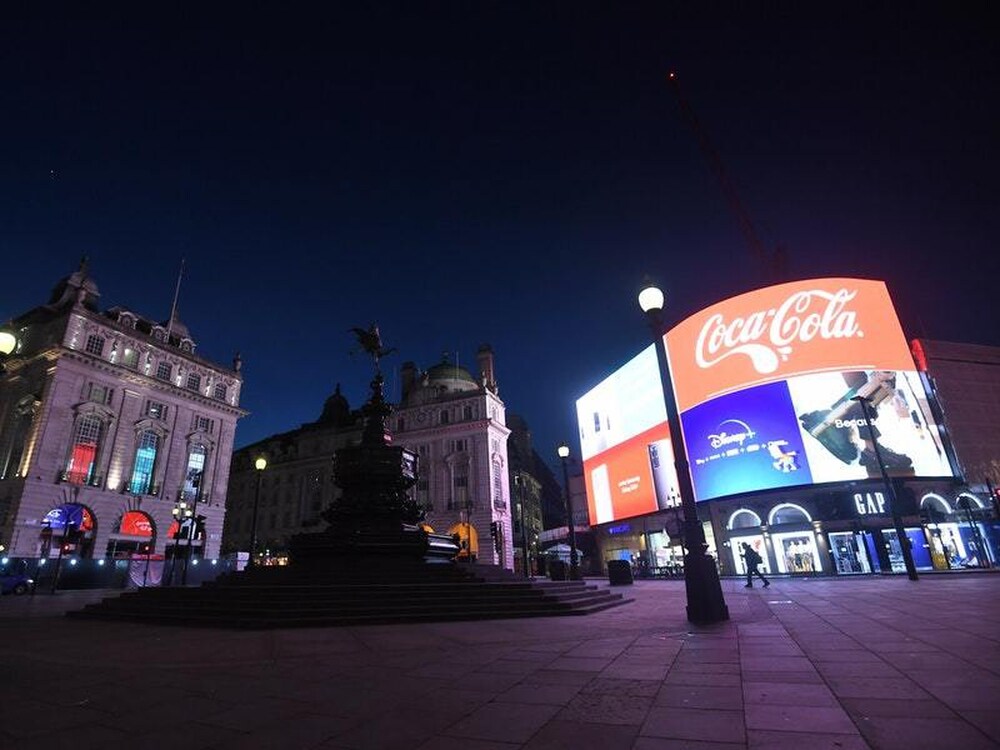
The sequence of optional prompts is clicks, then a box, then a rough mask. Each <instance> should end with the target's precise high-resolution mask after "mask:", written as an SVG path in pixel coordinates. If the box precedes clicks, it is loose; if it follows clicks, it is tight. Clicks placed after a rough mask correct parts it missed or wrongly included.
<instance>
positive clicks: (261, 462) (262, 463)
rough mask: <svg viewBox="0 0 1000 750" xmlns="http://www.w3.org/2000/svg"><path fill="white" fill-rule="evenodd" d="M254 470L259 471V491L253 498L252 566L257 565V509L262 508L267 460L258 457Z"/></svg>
mask: <svg viewBox="0 0 1000 750" xmlns="http://www.w3.org/2000/svg"><path fill="white" fill-rule="evenodd" d="M253 467H254V469H256V470H257V491H256V492H255V493H254V496H253V521H252V522H251V524H250V563H249V564H250V565H256V564H257V561H256V559H255V558H254V553H255V552H256V550H257V509H258V508H259V507H260V483H261V480H262V479H263V478H264V469H266V468H267V459H266V458H264V457H263V456H257V458H256V459H254V462H253Z"/></svg>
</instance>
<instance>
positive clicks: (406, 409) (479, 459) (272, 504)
mask: <svg viewBox="0 0 1000 750" xmlns="http://www.w3.org/2000/svg"><path fill="white" fill-rule="evenodd" d="M477 364H478V366H479V369H480V372H481V375H480V377H479V378H478V379H477V378H473V377H472V375H471V374H470V373H469V371H468V370H466V369H465V368H462V367H459V366H457V365H453V364H449V363H448V362H446V361H445V362H442V363H440V364H438V365H435V366H433V367H431V368H429V369H428V370H427V371H425V372H419V371H418V370H417V368H416V365H414V364H413V363H412V362H407V363H404V364H403V366H402V368H401V381H402V393H401V394H400V402H399V405H398V406H397V407H396V408H395V409H394V410H393V414H392V416H390V418H389V422H388V426H389V429H390V431H391V433H392V438H393V442H394V443H396V444H399V445H403V446H405V447H407V448H409V449H411V450H413V451H414V452H415V453H416V454H417V455H418V457H419V459H418V460H419V464H418V471H419V481H418V484H417V485H416V486H415V487H414V488H413V490H412V491H413V492H414V493H415V497H416V499H417V501H418V502H419V503H420V504H421V505H422V506H423V507H424V508H425V509H426V513H427V516H426V523H427V524H428V525H429V526H430V527H431V528H433V529H434V530H435V531H438V532H447V533H458V534H459V535H460V536H461V537H463V538H466V537H471V539H472V549H473V553H474V554H475V555H476V556H477V559H478V560H479V561H481V562H491V563H496V564H499V565H502V566H504V567H506V568H513V565H514V552H513V533H512V528H511V497H510V478H509V475H508V470H507V436H508V434H509V432H510V431H509V430H508V429H507V427H506V424H505V412H504V404H503V402H502V401H501V400H500V397H499V394H498V391H497V386H496V382H495V380H494V374H493V352H492V351H490V349H489V347H483V348H481V349H480V352H479V355H478V358H477ZM363 426H364V425H363V420H362V418H361V415H360V412H359V411H357V410H352V409H351V408H350V406H349V404H348V402H347V400H346V399H345V398H344V396H343V395H341V393H340V388H339V386H338V387H337V390H336V391H335V392H334V394H333V395H331V396H330V398H328V399H327V402H326V404H325V405H324V408H323V413H322V414H321V415H320V418H319V419H318V420H316V421H315V422H310V423H308V424H304V425H302V426H301V427H299V428H298V429H296V430H291V431H289V432H285V433H281V434H278V435H273V436H271V437H269V438H266V439H264V440H261V441H258V442H256V443H254V444H252V445H248V446H246V447H244V448H241V449H240V450H238V451H237V452H236V453H235V455H234V457H233V469H232V477H231V480H230V490H229V509H228V513H227V515H226V530H225V539H224V549H225V550H226V551H246V550H248V549H249V544H250V534H251V528H252V526H253V515H254V504H255V503H254V501H255V499H256V498H257V493H258V491H259V493H260V494H259V500H258V502H257V539H258V551H259V552H268V553H269V556H270V557H271V558H272V559H274V560H276V561H279V562H280V561H281V560H282V558H283V557H284V555H285V552H286V550H287V548H288V542H289V539H290V538H291V537H292V536H293V535H294V534H296V533H299V532H303V531H305V532H308V531H319V530H321V529H322V528H324V527H325V521H323V520H321V518H320V513H321V511H322V510H323V509H325V508H326V507H327V506H329V504H330V503H331V502H333V501H334V499H336V498H337V497H339V494H340V489H339V488H338V487H337V486H336V485H335V484H334V482H333V457H334V454H335V453H336V451H337V449H338V448H341V447H345V446H349V445H355V444H357V443H358V442H360V440H361V431H362V428H363ZM258 457H263V458H265V459H266V461H267V466H266V468H265V469H264V470H263V471H262V472H257V471H256V470H255V468H254V461H255V460H256V459H257V458H258ZM468 519H471V521H470V524H471V526H467V525H466V523H467V521H468ZM494 539H495V541H494Z"/></svg>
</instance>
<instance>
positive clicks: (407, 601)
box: [68, 560, 631, 629]
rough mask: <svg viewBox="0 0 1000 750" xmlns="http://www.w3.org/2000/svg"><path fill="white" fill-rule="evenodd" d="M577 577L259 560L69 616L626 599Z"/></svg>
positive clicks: (421, 616)
mask: <svg viewBox="0 0 1000 750" xmlns="http://www.w3.org/2000/svg"><path fill="white" fill-rule="evenodd" d="M630 601H631V600H630V599H625V598H623V597H622V595H621V594H618V593H613V592H610V591H609V590H608V589H607V588H600V587H598V586H597V585H595V584H592V583H586V582H584V581H547V580H533V581H528V580H525V579H524V578H520V577H517V576H515V575H514V574H513V573H511V572H510V571H508V570H505V569H503V568H498V567H496V566H490V565H475V564H473V565H468V564H455V563H438V564H420V563H414V564H410V565H406V564H403V565H400V564H399V562H398V561H393V562H391V563H389V562H386V563H384V564H380V562H379V561H377V560H375V561H373V560H368V561H366V562H365V564H364V565H359V564H356V563H354V564H352V563H350V562H344V563H341V564H340V565H337V566H307V567H297V566H289V567H260V568H251V569H248V570H246V571H243V572H240V573H228V574H224V575H222V576H220V577H219V578H218V579H217V580H215V581H213V582H211V583H206V584H203V585H201V586H199V587H173V588H142V589H138V590H137V591H132V592H127V593H124V594H121V595H119V596H115V597H111V598H107V599H104V600H102V601H101V602H98V603H96V604H91V605H88V606H87V607H86V608H84V609H82V610H78V611H74V612H69V613H68V616H70V617H79V618H93V619H110V620H129V621H139V622H149V623H158V624H172V625H185V626H206V627H220V628H246V629H267V628H291V627H328V626H337V625H365V624H385V623H405V622H441V621H447V620H484V619H503V618H512V617H545V616H558V615H587V614H591V613H593V612H599V611H601V610H604V609H607V608H609V607H614V606H618V605H621V604H626V603H628V602H630Z"/></svg>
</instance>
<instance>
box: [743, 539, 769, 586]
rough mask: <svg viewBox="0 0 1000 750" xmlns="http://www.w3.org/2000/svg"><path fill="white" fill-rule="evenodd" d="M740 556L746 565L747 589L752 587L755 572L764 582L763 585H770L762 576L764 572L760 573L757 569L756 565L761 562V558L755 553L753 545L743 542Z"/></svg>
mask: <svg viewBox="0 0 1000 750" xmlns="http://www.w3.org/2000/svg"><path fill="white" fill-rule="evenodd" d="M742 557H743V562H744V563H745V564H746V566H747V586H746V587H747V588H748V589H752V588H753V577H754V574H756V575H757V577H758V578H759V579H760V580H762V581H763V582H764V586H765V587H766V586H770V585H771V582H770V581H768V580H767V579H766V578H764V574H763V573H761V572H760V571H759V570H757V566H759V565H760V564H761V563H762V562H763V560H761V559H760V555H758V554H757V551H756V550H755V549H754V548H753V547H751V546H750V545H749V544H747V543H746V542H743V555H742Z"/></svg>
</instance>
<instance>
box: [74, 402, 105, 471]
mask: <svg viewBox="0 0 1000 750" xmlns="http://www.w3.org/2000/svg"><path fill="white" fill-rule="evenodd" d="M103 433H104V422H103V421H102V420H101V418H100V417H99V416H97V415H96V414H82V415H80V416H79V417H78V418H77V420H76V426H75V427H74V429H73V444H72V446H71V448H70V453H69V462H68V463H67V464H66V481H68V482H71V483H72V484H89V483H90V482H91V480H93V478H94V468H95V466H96V465H97V451H98V449H99V448H100V446H101V437H102V435H103Z"/></svg>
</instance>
